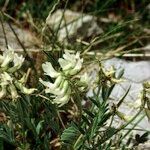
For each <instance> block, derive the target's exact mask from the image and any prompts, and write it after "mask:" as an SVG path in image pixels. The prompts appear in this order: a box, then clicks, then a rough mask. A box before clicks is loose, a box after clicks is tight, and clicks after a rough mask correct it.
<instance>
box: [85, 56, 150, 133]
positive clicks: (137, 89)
mask: <svg viewBox="0 0 150 150" xmlns="http://www.w3.org/2000/svg"><path fill="white" fill-rule="evenodd" d="M103 65H104V67H105V68H110V67H111V66H114V67H115V68H116V69H117V70H120V69H122V68H123V69H124V75H123V78H124V79H125V81H124V82H122V83H119V84H116V86H115V88H114V89H113V91H112V93H111V96H110V103H114V104H117V103H118V101H119V99H121V97H122V96H123V95H124V94H125V93H126V91H127V90H128V88H129V87H130V86H131V88H130V91H129V93H128V95H127V96H126V98H125V100H124V101H123V103H122V104H121V106H120V107H119V111H120V112H121V113H123V114H125V115H126V116H134V115H135V114H136V113H137V112H138V110H139V108H138V105H140V98H139V95H140V93H141V91H142V89H143V83H144V82H145V81H150V61H138V62H132V61H126V60H122V59H117V58H112V59H109V60H106V61H103ZM94 68H96V66H94V67H93V69H94ZM97 68H98V66H97ZM95 70H98V69H95ZM92 75H93V78H95V76H96V71H94V73H93V74H92ZM88 96H92V91H91V90H90V91H89V92H88ZM141 116H142V114H141V115H139V116H138V117H137V119H139V118H140V117H141ZM123 122H124V121H123V120H121V119H119V118H118V117H116V120H115V122H114V124H113V125H114V126H115V127H117V126H120V124H122V123H123ZM132 126H133V125H131V126H128V127H132ZM136 128H139V129H143V130H144V129H150V122H149V121H148V118H147V117H144V118H143V119H142V120H141V121H140V123H139V124H138V125H137V126H136ZM143 132H144V131H143ZM143 132H142V131H136V133H138V134H140V135H141V134H143Z"/></svg>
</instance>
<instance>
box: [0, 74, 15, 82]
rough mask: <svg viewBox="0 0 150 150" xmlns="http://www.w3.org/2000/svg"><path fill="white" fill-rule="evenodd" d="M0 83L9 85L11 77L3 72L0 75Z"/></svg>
mask: <svg viewBox="0 0 150 150" xmlns="http://www.w3.org/2000/svg"><path fill="white" fill-rule="evenodd" d="M0 79H1V83H0V85H9V84H12V81H13V78H12V77H11V76H10V75H9V74H8V73H7V72H4V73H2V74H1V75H0Z"/></svg>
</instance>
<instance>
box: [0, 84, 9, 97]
mask: <svg viewBox="0 0 150 150" xmlns="http://www.w3.org/2000/svg"><path fill="white" fill-rule="evenodd" d="M6 94H7V91H6V85H2V86H1V91H0V99H2V98H3V97H5V96H6Z"/></svg>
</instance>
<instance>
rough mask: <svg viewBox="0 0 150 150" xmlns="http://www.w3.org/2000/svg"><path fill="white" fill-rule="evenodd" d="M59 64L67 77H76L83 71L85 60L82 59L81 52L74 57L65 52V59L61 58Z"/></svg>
mask: <svg viewBox="0 0 150 150" xmlns="http://www.w3.org/2000/svg"><path fill="white" fill-rule="evenodd" d="M58 62H59V64H60V66H61V68H62V70H63V71H64V73H65V74H66V75H75V74H77V73H78V72H79V71H80V70H81V67H82V63H83V58H82V59H80V53H79V52H77V53H76V55H74V54H70V53H69V52H67V51H65V54H63V58H59V60H58Z"/></svg>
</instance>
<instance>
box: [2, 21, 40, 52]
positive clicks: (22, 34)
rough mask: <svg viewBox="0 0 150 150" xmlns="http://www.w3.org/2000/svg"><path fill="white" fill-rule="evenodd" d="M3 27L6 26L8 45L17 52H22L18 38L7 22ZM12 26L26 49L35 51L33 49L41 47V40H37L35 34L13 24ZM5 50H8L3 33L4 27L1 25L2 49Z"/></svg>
mask: <svg viewBox="0 0 150 150" xmlns="http://www.w3.org/2000/svg"><path fill="white" fill-rule="evenodd" d="M3 25H4V30H5V33H6V38H7V43H8V45H10V46H11V47H12V48H14V49H16V50H17V51H19V50H22V47H21V45H20V44H19V42H18V40H17V39H16V36H15V35H14V33H13V32H12V30H11V28H10V27H9V25H8V24H7V23H6V22H4V23H3ZM11 26H12V28H13V29H14V31H15V33H16V34H17V36H18V38H19V39H20V41H21V43H22V44H23V45H24V47H25V48H27V49H33V48H37V47H39V45H40V40H39V39H37V38H36V36H35V35H34V34H32V33H31V32H29V31H28V30H25V29H21V28H19V27H18V26H16V25H13V24H12V25H11ZM5 48H6V43H5V38H4V33H3V29H2V26H1V24H0V49H1V50H4V49H5Z"/></svg>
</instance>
